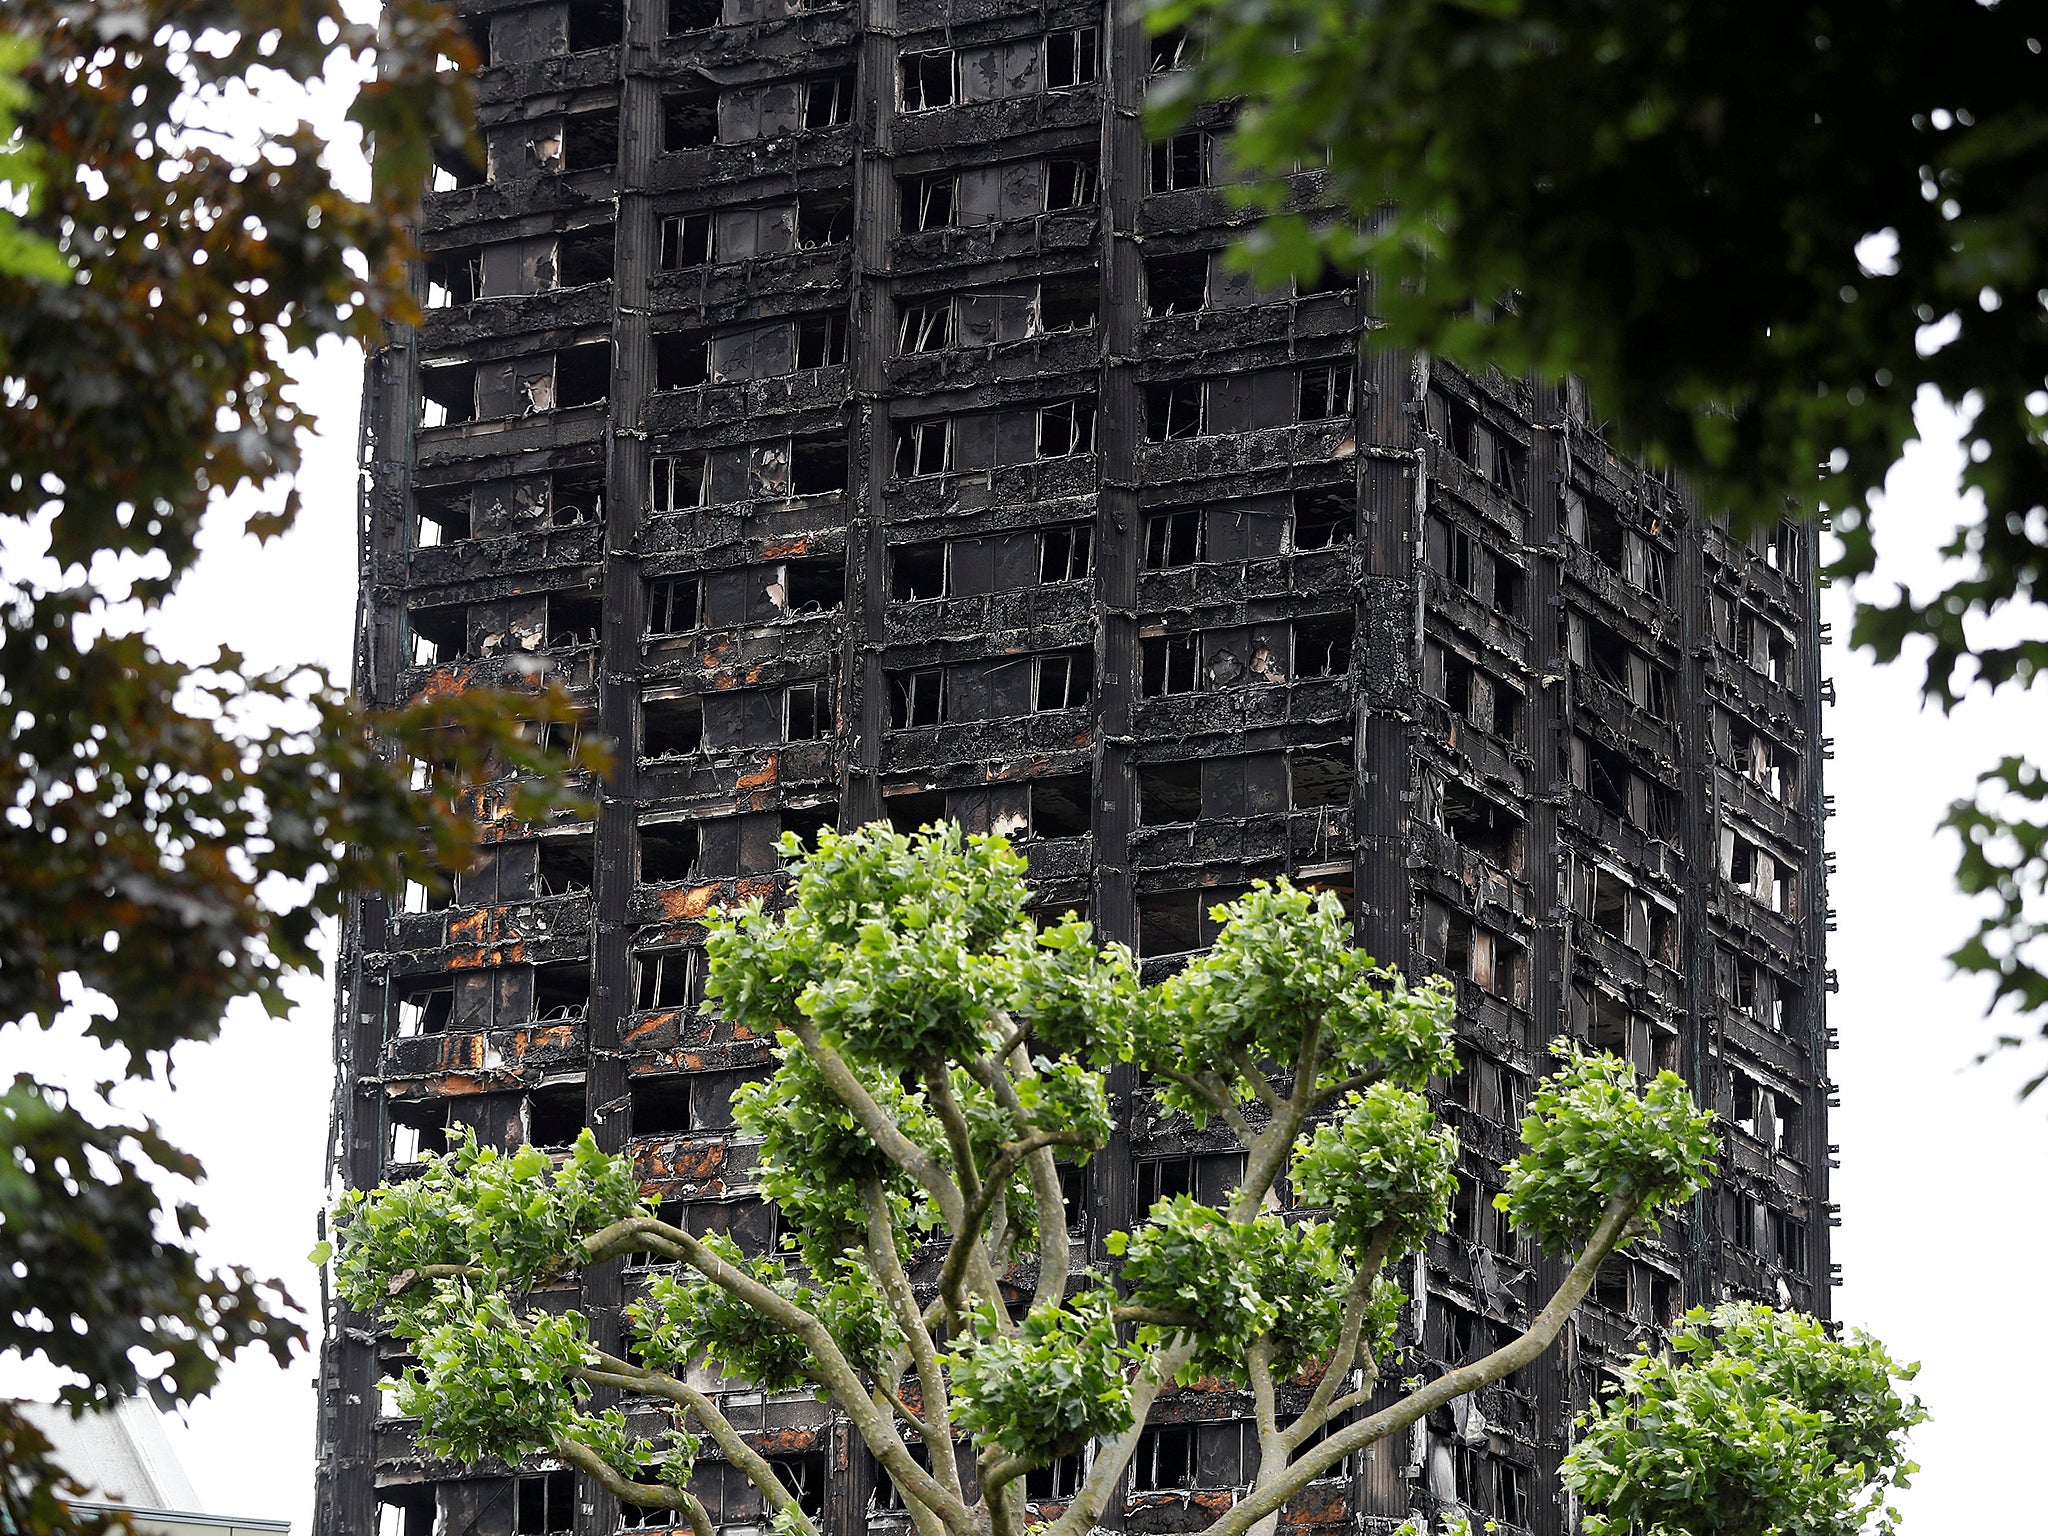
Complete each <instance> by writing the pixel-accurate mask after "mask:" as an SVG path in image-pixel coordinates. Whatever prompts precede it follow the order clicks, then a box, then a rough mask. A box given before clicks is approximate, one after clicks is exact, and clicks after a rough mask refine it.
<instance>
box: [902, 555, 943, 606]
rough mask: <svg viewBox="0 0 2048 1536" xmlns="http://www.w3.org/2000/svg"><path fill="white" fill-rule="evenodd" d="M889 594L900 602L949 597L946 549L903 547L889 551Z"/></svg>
mask: <svg viewBox="0 0 2048 1536" xmlns="http://www.w3.org/2000/svg"><path fill="white" fill-rule="evenodd" d="M889 573H890V576H889V595H890V596H891V597H893V598H895V599H897V600H898V601H899V602H919V601H922V600H924V599H926V598H933V597H943V596H945V594H946V546H945V544H944V542H943V541H934V542H932V543H929V544H902V545H898V546H897V547H896V548H895V549H893V550H892V551H890V555H889Z"/></svg>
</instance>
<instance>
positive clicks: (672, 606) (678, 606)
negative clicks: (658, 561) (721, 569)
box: [647, 575, 704, 638]
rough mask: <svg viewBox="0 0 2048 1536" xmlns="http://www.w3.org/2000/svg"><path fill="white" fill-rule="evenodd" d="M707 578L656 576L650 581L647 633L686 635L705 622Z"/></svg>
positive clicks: (652, 636)
mask: <svg viewBox="0 0 2048 1536" xmlns="http://www.w3.org/2000/svg"><path fill="white" fill-rule="evenodd" d="M703 608H704V581H703V578H702V577H700V576H695V575H691V576H656V577H654V578H653V579H652V580H650V581H649V582H648V583H647V634H648V636H649V637H650V638H655V637H659V636H664V635H686V634H688V633H689V632H690V631H691V630H693V629H695V628H696V627H697V626H698V624H699V623H700V622H701V621H702V614H703Z"/></svg>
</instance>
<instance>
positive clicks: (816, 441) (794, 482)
mask: <svg viewBox="0 0 2048 1536" xmlns="http://www.w3.org/2000/svg"><path fill="white" fill-rule="evenodd" d="M845 489H846V442H845V439H843V438H837V437H799V438H794V439H792V440H791V442H790V445H789V494H790V495H792V496H828V495H831V494H833V493H834V492H837V491H843V490H845Z"/></svg>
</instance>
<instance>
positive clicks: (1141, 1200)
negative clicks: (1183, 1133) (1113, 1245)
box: [1132, 891, 1245, 1214]
mask: <svg viewBox="0 0 2048 1536" xmlns="http://www.w3.org/2000/svg"><path fill="white" fill-rule="evenodd" d="M1186 894H1188V895H1192V896H1201V895H1202V894H1203V893H1202V892H1200V891H1191V892H1188V893H1186ZM1220 899H1221V898H1220V897H1217V896H1215V895H1213V894H1211V895H1210V897H1209V901H1210V905H1214V904H1215V902H1216V901H1218V900H1220ZM1210 921H1212V920H1211V919H1208V918H1207V917H1206V916H1205V918H1204V922H1205V923H1208V922H1210ZM1214 937H1215V935H1214V933H1213V932H1211V933H1207V934H1205V935H1204V936H1203V939H1202V941H1203V942H1204V943H1207V942H1209V941H1210V940H1211V939H1213V938H1214ZM1244 1170H1245V1155H1244V1153H1242V1152H1182V1153H1174V1154H1168V1155H1167V1156H1164V1157H1141V1158H1138V1159H1137V1160H1136V1162H1135V1165H1134V1166H1133V1168H1132V1174H1133V1177H1134V1183H1135V1184H1136V1193H1137V1208H1138V1211H1139V1212H1140V1214H1149V1213H1150V1211H1151V1209H1152V1207H1153V1206H1155V1205H1157V1204H1158V1203H1159V1202H1160V1201H1161V1200H1173V1199H1178V1198H1179V1197H1181V1196H1183V1195H1187V1196H1192V1197H1193V1198H1194V1199H1196V1200H1199V1201H1200V1202H1201V1203H1202V1204H1204V1205H1207V1206H1210V1207H1212V1208H1214V1209H1217V1210H1221V1209H1223V1208H1224V1207H1225V1206H1227V1205H1229V1203H1230V1198H1231V1196H1232V1195H1233V1194H1235V1193H1236V1191H1237V1188H1238V1186H1239V1185H1240V1184H1242V1183H1243V1182H1244Z"/></svg>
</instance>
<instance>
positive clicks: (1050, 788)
mask: <svg viewBox="0 0 2048 1536" xmlns="http://www.w3.org/2000/svg"><path fill="white" fill-rule="evenodd" d="M1089 826H1090V821H1089V814H1088V775H1087V774H1085V773H1069V774H1060V775H1057V776H1055V777H1051V778H1044V779H1033V780H1032V781H1031V835H1032V836H1033V837H1083V836H1086V835H1087V833H1088V830H1089Z"/></svg>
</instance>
